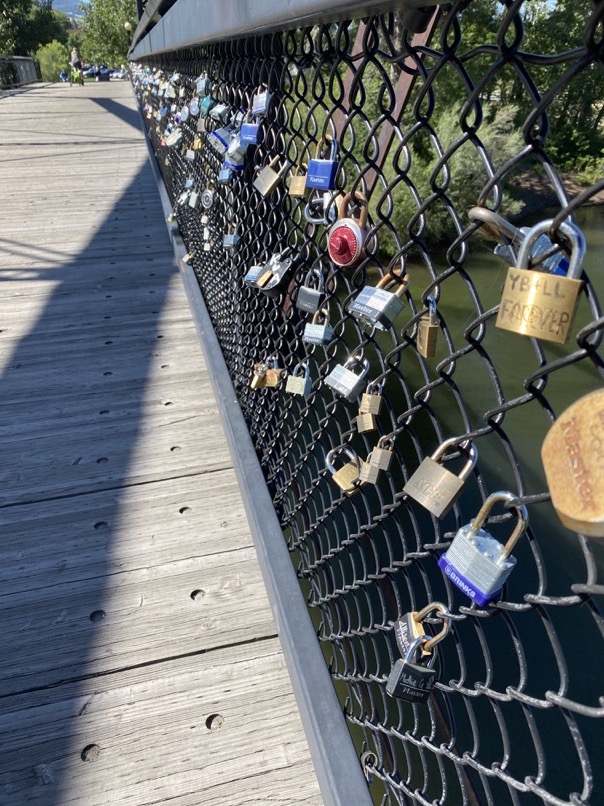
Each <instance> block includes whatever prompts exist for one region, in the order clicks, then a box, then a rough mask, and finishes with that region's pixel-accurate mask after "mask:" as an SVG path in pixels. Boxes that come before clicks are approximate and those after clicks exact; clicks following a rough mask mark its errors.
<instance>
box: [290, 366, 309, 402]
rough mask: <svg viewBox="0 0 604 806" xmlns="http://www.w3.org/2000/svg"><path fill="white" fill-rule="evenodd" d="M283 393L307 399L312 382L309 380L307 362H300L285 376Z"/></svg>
mask: <svg viewBox="0 0 604 806" xmlns="http://www.w3.org/2000/svg"><path fill="white" fill-rule="evenodd" d="M285 391H286V392H289V393H290V394H291V395H302V397H308V396H309V394H310V393H311V391H312V380H311V378H310V367H309V366H308V361H301V362H300V363H299V364H296V366H295V367H294V368H293V370H292V372H291V374H290V375H288V376H287V382H286V384H285Z"/></svg>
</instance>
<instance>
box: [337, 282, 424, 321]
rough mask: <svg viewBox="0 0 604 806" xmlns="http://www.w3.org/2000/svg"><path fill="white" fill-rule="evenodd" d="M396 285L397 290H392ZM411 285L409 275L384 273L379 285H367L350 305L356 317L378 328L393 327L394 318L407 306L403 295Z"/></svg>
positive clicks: (351, 311)
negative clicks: (397, 275)
mask: <svg viewBox="0 0 604 806" xmlns="http://www.w3.org/2000/svg"><path fill="white" fill-rule="evenodd" d="M394 287H396V291H391V290H389V289H392V288H394ZM408 287H409V275H408V274H404V275H403V276H402V277H401V278H400V279H399V278H397V277H395V275H394V274H392V272H388V274H386V275H384V277H382V279H381V280H380V281H379V283H378V284H377V286H370V285H366V286H365V287H364V288H363V289H361V292H360V294H359V295H358V296H357V297H356V298H355V299H354V300H353V301H352V303H351V304H350V305H349V306H348V311H349V313H351V314H352V315H353V316H354V317H355V318H356V319H359V320H360V321H362V322H364V323H365V324H368V325H370V326H371V327H375V328H377V329H378V330H386V329H387V328H389V327H392V324H393V323H394V320H395V319H396V317H397V316H398V315H399V313H400V312H401V311H402V310H403V308H404V307H405V304H404V302H403V300H402V296H403V294H404V293H405V291H406V290H407V288H408Z"/></svg>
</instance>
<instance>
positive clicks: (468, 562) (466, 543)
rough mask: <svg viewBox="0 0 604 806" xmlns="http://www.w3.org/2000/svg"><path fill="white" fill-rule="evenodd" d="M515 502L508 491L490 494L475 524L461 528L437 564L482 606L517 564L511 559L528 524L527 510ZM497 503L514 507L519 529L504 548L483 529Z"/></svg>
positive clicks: (474, 521)
mask: <svg viewBox="0 0 604 806" xmlns="http://www.w3.org/2000/svg"><path fill="white" fill-rule="evenodd" d="M516 500H517V499H516V496H514V495H513V494H512V493H510V492H505V491H502V492H497V493H493V494H492V495H490V496H489V497H488V498H487V500H486V501H485V502H484V504H483V505H482V507H481V508H480V511H479V513H478V515H477V516H476V517H475V518H474V520H473V521H472V523H468V524H466V526H462V527H461V529H460V530H459V531H458V532H457V534H456V535H455V537H454V538H453V541H452V543H451V545H450V546H449V548H448V549H447V551H446V552H445V553H444V554H443V556H442V557H441V558H440V559H439V561H438V565H439V566H440V568H442V570H443V571H444V573H445V574H446V576H447V577H448V578H449V579H450V580H451V582H453V584H454V585H456V586H457V587H458V588H459V589H460V590H461V591H463V593H465V594H466V596H469V597H470V599H472V601H474V602H476V603H477V604H479V605H481V606H482V605H485V604H487V602H490V601H491V599H494V598H495V596H497V595H498V594H499V592H500V591H501V588H502V587H503V584H504V582H505V581H506V579H507V578H508V576H509V575H510V573H511V572H512V569H513V568H514V566H515V565H516V558H515V557H512V556H511V552H512V550H513V548H514V546H515V545H516V543H517V542H518V540H519V538H520V537H521V536H522V534H523V533H524V531H525V529H526V526H527V522H528V514H527V511H526V507H525V506H524V505H523V504H514V502H515V501H516ZM498 501H505V502H507V503H508V504H514V506H513V508H514V509H515V510H516V514H517V516H518V523H517V525H516V528H515V529H514V531H513V532H512V534H511V535H510V537H509V538H508V541H507V543H506V544H505V545H503V544H501V543H500V542H499V541H498V540H495V538H494V537H493V536H492V535H490V534H489V532H487V531H486V530H485V529H483V528H482V526H483V524H484V522H485V521H486V519H487V517H488V515H489V512H490V511H491V509H492V508H493V506H494V505H495V504H496V503H497V502H498Z"/></svg>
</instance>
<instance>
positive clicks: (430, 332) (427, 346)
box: [416, 297, 439, 358]
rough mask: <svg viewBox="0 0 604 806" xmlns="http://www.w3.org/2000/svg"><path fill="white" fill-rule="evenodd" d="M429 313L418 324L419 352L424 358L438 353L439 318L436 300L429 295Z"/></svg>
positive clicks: (417, 343)
mask: <svg viewBox="0 0 604 806" xmlns="http://www.w3.org/2000/svg"><path fill="white" fill-rule="evenodd" d="M426 302H427V303H428V313H425V314H424V315H423V316H422V317H421V318H420V320H419V322H418V325H417V340H416V345H417V352H418V353H419V354H420V355H421V356H423V357H424V358H434V356H435V355H436V340H437V338H438V330H439V328H438V320H437V315H436V300H435V299H434V297H428V299H427V300H426Z"/></svg>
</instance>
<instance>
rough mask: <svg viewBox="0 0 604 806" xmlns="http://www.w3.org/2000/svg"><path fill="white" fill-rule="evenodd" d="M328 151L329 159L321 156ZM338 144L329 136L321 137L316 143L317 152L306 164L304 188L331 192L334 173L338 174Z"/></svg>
mask: <svg viewBox="0 0 604 806" xmlns="http://www.w3.org/2000/svg"><path fill="white" fill-rule="evenodd" d="M327 149H329V157H323V156H322V154H323V153H324V152H325V151H326V150H327ZM337 156H338V144H337V141H336V140H335V139H332V138H331V137H330V136H329V135H327V136H326V137H324V138H323V137H322V138H321V139H320V140H319V142H318V143H317V151H316V153H315V156H314V158H313V159H311V160H310V162H309V163H308V171H307V172H306V187H307V188H318V189H319V190H333V189H334V188H335V186H336V173H337V172H338V159H337Z"/></svg>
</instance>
